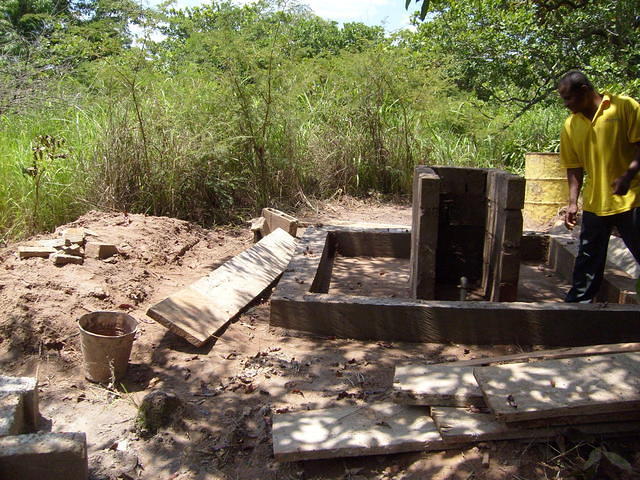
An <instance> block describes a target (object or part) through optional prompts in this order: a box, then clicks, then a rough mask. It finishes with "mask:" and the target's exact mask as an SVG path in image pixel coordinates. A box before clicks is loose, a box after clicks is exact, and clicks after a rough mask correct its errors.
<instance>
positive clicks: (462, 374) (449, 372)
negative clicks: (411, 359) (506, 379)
mask: <svg viewBox="0 0 640 480" xmlns="http://www.w3.org/2000/svg"><path fill="white" fill-rule="evenodd" d="M393 391H394V400H395V401H396V402H398V403H402V404H404V405H431V406H436V405H440V406H450V407H464V406H467V405H476V406H484V399H483V397H482V390H480V387H478V382H476V379H475V377H474V376H473V367H455V366H453V367H452V366H449V365H448V364H434V365H424V364H419V363H411V364H404V365H398V366H396V371H395V374H394V376H393Z"/></svg>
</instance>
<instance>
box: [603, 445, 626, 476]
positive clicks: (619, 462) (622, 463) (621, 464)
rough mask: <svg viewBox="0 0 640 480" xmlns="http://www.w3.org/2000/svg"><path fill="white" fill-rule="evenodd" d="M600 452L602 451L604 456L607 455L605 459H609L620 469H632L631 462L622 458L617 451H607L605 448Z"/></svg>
mask: <svg viewBox="0 0 640 480" xmlns="http://www.w3.org/2000/svg"><path fill="white" fill-rule="evenodd" d="M602 453H604V456H605V457H607V460H609V461H610V462H611V463H612V464H613V465H615V466H616V467H618V468H619V469H620V470H624V471H625V472H632V471H633V468H632V467H631V464H630V463H629V462H627V461H626V460H625V459H624V458H622V457H621V456H620V455H618V454H617V453H615V452H608V451H607V450H605V451H604V452H602Z"/></svg>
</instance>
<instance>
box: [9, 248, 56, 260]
mask: <svg viewBox="0 0 640 480" xmlns="http://www.w3.org/2000/svg"><path fill="white" fill-rule="evenodd" d="M56 251H57V250H56V249H55V248H53V247H44V246H43V247H18V256H19V257H20V258H32V257H42V258H49V255H51V254H52V253H56Z"/></svg>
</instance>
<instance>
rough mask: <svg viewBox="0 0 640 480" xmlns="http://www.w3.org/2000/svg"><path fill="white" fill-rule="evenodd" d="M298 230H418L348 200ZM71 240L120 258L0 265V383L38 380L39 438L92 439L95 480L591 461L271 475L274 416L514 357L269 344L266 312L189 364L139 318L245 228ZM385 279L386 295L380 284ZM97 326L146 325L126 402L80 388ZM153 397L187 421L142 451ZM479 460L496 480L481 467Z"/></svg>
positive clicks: (567, 473)
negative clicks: (90, 317)
mask: <svg viewBox="0 0 640 480" xmlns="http://www.w3.org/2000/svg"><path fill="white" fill-rule="evenodd" d="M298 215H299V217H300V218H302V219H304V220H305V221H307V222H310V223H351V222H361V223H381V224H397V225H408V224H410V217H411V216H410V210H409V206H408V205H407V204H397V203H396V204H385V203H380V202H377V201H370V202H365V201H358V200H354V199H350V198H343V199H338V200H334V201H333V202H331V203H326V204H318V205H317V207H316V208H314V209H310V210H308V211H305V212H298ZM71 226H82V227H85V228H86V229H89V230H90V231H91V232H92V233H93V234H95V237H97V239H100V240H103V241H105V242H110V243H114V244H115V245H117V246H118V248H119V250H120V252H121V253H120V254H119V255H118V256H116V257H113V258H111V259H108V260H92V259H87V260H86V261H85V263H84V264H83V265H67V266H64V267H55V266H53V264H52V263H51V262H50V261H48V260H46V259H41V258H33V259H27V260H20V259H18V257H17V255H16V251H17V247H18V245H16V244H14V245H9V246H7V247H6V248H3V249H1V250H0V265H1V268H0V311H1V312H2V316H1V317H0V362H1V365H2V371H3V373H4V374H5V375H6V374H9V375H37V376H38V378H39V381H40V398H41V402H40V404H41V413H42V415H43V429H45V430H52V431H83V432H86V433H87V437H88V443H89V463H90V478H91V479H95V480H97V479H131V478H141V479H180V480H187V479H193V480H195V479H198V480H205V479H303V478H306V479H321V478H325V479H353V480H355V479H360V480H362V479H392V478H393V479H419V478H420V479H424V478H429V479H434V480H436V479H472V478H475V479H480V478H486V479H503V478H513V479H538V478H581V477H579V476H573V477H572V473H571V469H572V468H575V467H576V466H577V463H575V462H577V461H578V460H577V459H578V457H577V456H576V452H579V453H580V454H581V455H582V456H583V458H586V456H588V454H589V452H590V451H591V450H592V447H589V446H588V444H586V443H584V444H582V446H581V447H580V449H577V448H576V449H574V450H573V452H572V453H571V454H568V453H565V451H564V449H569V448H571V446H569V445H566V444H565V442H564V440H562V441H559V442H557V443H553V442H552V443H545V444H529V443H526V442H525V443H518V442H495V443H491V444H487V445H481V446H479V447H478V446H475V447H472V448H469V449H463V450H455V451H448V452H445V453H429V454H425V453H415V454H400V455H388V456H376V457H362V458H355V459H344V460H343V459H340V460H332V461H313V462H297V463H278V462H275V461H274V459H273V455H272V445H271V430H270V422H271V415H272V413H273V412H274V411H278V412H284V411H294V410H300V409H311V408H320V407H325V406H337V405H351V404H361V403H363V402H366V401H374V400H376V399H379V398H382V397H384V395H385V392H386V391H387V390H388V388H389V386H390V385H391V380H392V375H393V366H394V364H395V363H396V362H397V361H399V360H407V359H414V360H423V361H425V362H431V363H433V362H440V361H449V360H454V359H458V358H473V357H476V356H483V355H490V354H502V353H512V352H516V351H519V350H518V348H517V347H515V346H493V347H491V346H475V345H432V344H401V343H394V344H389V343H383V342H370V343H369V342H358V341H350V340H340V339H328V338H318V337H311V336H307V335H302V334H299V333H295V332H288V331H284V330H282V329H274V328H270V327H269V323H268V318H269V301H268V299H266V300H264V301H262V302H261V303H256V305H254V306H253V307H252V308H251V309H249V310H248V311H247V312H246V313H244V314H243V315H241V316H240V317H239V318H238V319H237V321H235V322H234V323H233V324H231V325H230V327H229V328H228V329H227V330H226V331H225V332H224V334H223V335H222V336H221V338H219V339H218V340H217V341H216V342H215V343H213V344H211V345H208V346H207V347H204V348H201V349H196V348H194V347H193V346H191V345H189V344H188V343H187V342H186V341H184V340H182V339H181V338H179V337H177V336H174V335H173V334H171V333H169V332H168V331H167V330H166V329H165V328H164V327H162V326H160V325H159V324H157V323H155V322H154V321H152V320H151V319H149V318H148V317H147V316H146V315H145V312H146V310H147V309H148V308H149V307H150V306H151V305H153V304H155V303H157V302H158V301H160V300H162V299H163V298H165V297H167V296H169V295H170V294H171V293H173V292H175V291H176V290H178V289H180V288H181V287H183V286H185V285H188V284H189V283H191V282H193V281H194V280H196V279H198V278H199V277H201V276H203V275H205V274H207V273H208V272H210V271H211V270H212V269H214V268H216V267H217V266H219V265H220V264H221V263H223V262H224V261H226V260H228V259H229V258H231V257H232V256H233V255H235V254H237V253H239V252H241V251H242V250H244V249H245V248H247V247H249V246H250V245H251V240H252V235H251V232H250V231H249V229H248V228H227V227H220V228H216V229H213V230H205V229H202V228H200V227H197V226H194V225H192V224H189V223H187V222H184V221H180V220H176V219H171V218H159V217H149V216H144V215H124V214H115V213H101V212H90V213H88V214H86V215H84V216H82V217H81V218H79V219H78V220H77V221H75V222H73V223H72V224H70V225H65V226H62V227H60V228H59V230H60V231H62V230H64V229H66V228H68V227H71ZM53 237H55V235H54V234H52V235H46V236H41V237H39V238H34V239H32V241H30V242H24V243H22V244H28V243H34V242H35V241H36V240H38V239H42V238H53ZM22 244H21V245H22ZM340 267H341V268H338V269H337V274H336V275H337V277H336V279H337V280H338V278H339V277H340V275H341V271H342V272H344V271H348V270H351V269H353V266H350V265H349V262H348V261H346V260H345V261H344V262H342V263H340ZM374 268H376V269H377V270H376V271H377V276H376V275H373V276H371V278H370V280H371V281H370V282H369V283H370V285H371V289H372V290H371V292H372V293H373V294H375V293H378V292H379V291H384V292H385V294H388V291H387V290H384V288H389V285H391V286H392V287H393V285H395V286H396V288H397V289H400V290H401V289H402V288H405V286H404V285H403V282H404V281H406V276H404V277H403V274H402V273H398V270H397V269H394V268H393V265H391V264H385V265H382V266H381V265H378V266H376V265H374ZM381 271H382V272H384V274H382V273H380V272H381ZM394 272H395V273H394ZM364 275H365V276H366V275H368V274H366V273H365V274H364ZM387 275H388V277H387V278H389V280H388V281H386V280H385V281H382V280H381V278H383V277H385V276H387ZM361 287H362V285H358V284H357V282H356V283H355V284H354V283H353V282H351V280H350V279H349V278H348V276H346V277H344V278H343V279H342V280H340V281H337V282H336V285H335V288H338V289H339V288H342V289H343V290H346V291H348V290H353V289H360V288H361ZM378 289H382V290H378ZM96 310H116V311H125V312H128V313H129V314H130V315H132V316H133V317H134V318H136V319H137V320H138V321H139V334H138V337H137V339H136V341H135V344H134V347H133V352H132V355H131V360H130V365H129V372H128V374H127V376H126V378H125V380H124V381H123V383H122V385H120V386H118V387H117V388H109V387H105V386H100V385H97V384H93V383H90V382H88V381H87V380H85V378H84V372H83V366H82V356H81V353H80V347H79V335H78V331H77V327H76V320H77V319H78V318H79V317H80V316H81V315H83V314H85V313H87V312H92V311H96ZM158 389H162V390H164V391H167V392H173V393H175V394H176V395H178V396H179V397H180V398H181V399H182V401H183V402H184V405H185V408H184V411H183V413H182V415H181V418H180V421H178V422H177V423H176V424H175V425H174V426H173V427H171V428H167V429H164V430H160V431H159V432H158V433H157V434H156V435H153V436H150V437H145V436H143V435H141V434H140V433H138V432H137V431H136V428H135V417H136V413H137V407H138V405H139V404H140V402H141V400H142V398H143V397H144V396H145V395H146V394H148V393H149V392H152V391H155V390H158ZM612 445H614V446H615V448H616V449H617V451H618V452H620V453H621V454H623V455H624V456H625V457H626V458H632V457H633V452H635V446H636V444H635V443H633V442H630V441H618V442H617V443H615V444H612ZM612 448H613V447H612ZM486 452H488V453H489V455H490V459H491V460H490V466H489V467H486V466H483V465H482V458H483V456H484V455H485V453H486ZM617 473H619V472H617V471H614V474H617ZM602 478H607V477H602ZM608 478H621V477H620V476H619V475H618V476H615V475H614V476H611V477H608Z"/></svg>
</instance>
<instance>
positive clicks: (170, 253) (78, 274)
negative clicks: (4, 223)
mask: <svg viewBox="0 0 640 480" xmlns="http://www.w3.org/2000/svg"><path fill="white" fill-rule="evenodd" d="M71 227H82V228H84V229H85V233H86V235H87V239H88V240H91V241H100V242H104V243H111V244H114V245H116V246H117V248H118V251H119V254H118V255H116V256H114V257H111V258H108V259H105V260H98V259H92V258H86V259H85V261H84V264H82V265H65V266H62V267H59V266H55V265H54V264H53V262H52V261H51V260H49V259H46V258H28V259H19V258H18V255H17V250H18V247H19V246H22V245H33V246H36V245H38V244H39V241H41V240H47V239H53V238H59V237H60V236H61V235H62V233H63V232H64V231H65V230H67V229H68V228H71ZM249 240H250V236H249V234H248V233H247V232H246V231H242V230H239V229H230V230H229V229H226V230H219V231H216V232H214V231H210V230H205V229H203V228H201V227H199V226H197V225H194V224H192V223H189V222H186V221H183V220H178V219H175V218H167V217H152V216H146V215H132V214H128V215H126V214H122V213H104V212H97V211H91V212H89V213H87V214H85V215H83V216H82V217H80V218H78V219H77V220H76V221H74V222H72V223H69V224H67V225H62V226H60V227H58V228H57V229H56V231H55V232H54V233H53V234H50V235H40V236H38V237H34V238H32V239H29V240H28V241H26V242H21V243H19V244H14V245H9V246H8V247H6V248H3V249H2V250H0V264H1V265H2V268H1V269H0V311H2V312H3V315H2V318H1V319H0V362H2V363H5V362H13V361H16V360H18V359H20V358H21V357H22V354H25V353H38V352H40V353H42V352H43V351H51V350H54V351H58V352H59V351H62V350H63V349H65V347H73V350H76V351H77V350H78V349H77V348H75V347H77V342H78V338H77V328H76V324H75V321H76V320H77V318H78V317H80V316H81V315H83V314H85V313H87V312H90V311H96V310H120V311H128V312H135V313H140V314H141V315H144V311H145V309H146V306H147V305H148V302H149V299H150V298H151V297H153V296H154V295H155V294H156V293H158V290H159V289H162V288H164V289H167V288H168V289H171V283H173V285H174V288H175V287H177V286H178V284H181V283H187V282H188V280H189V277H190V276H191V275H190V272H193V277H194V278H195V277H197V276H198V275H197V272H198V271H199V270H200V269H201V268H203V267H204V268H205V269H206V271H208V270H210V266H211V261H212V260H216V261H217V260H219V259H220V258H221V257H222V258H224V257H225V256H226V257H229V256H232V255H233V254H235V253H237V252H238V251H239V250H242V248H243V246H245V245H246V244H248V243H249ZM185 264H186V266H187V269H186V270H187V273H186V274H185ZM207 267H208V268H207ZM178 273H179V275H177V274H178ZM172 274H176V276H179V279H176V280H177V281H176V280H174V281H173V282H169V284H167V282H166V280H167V279H169V278H170V277H171V276H172Z"/></svg>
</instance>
